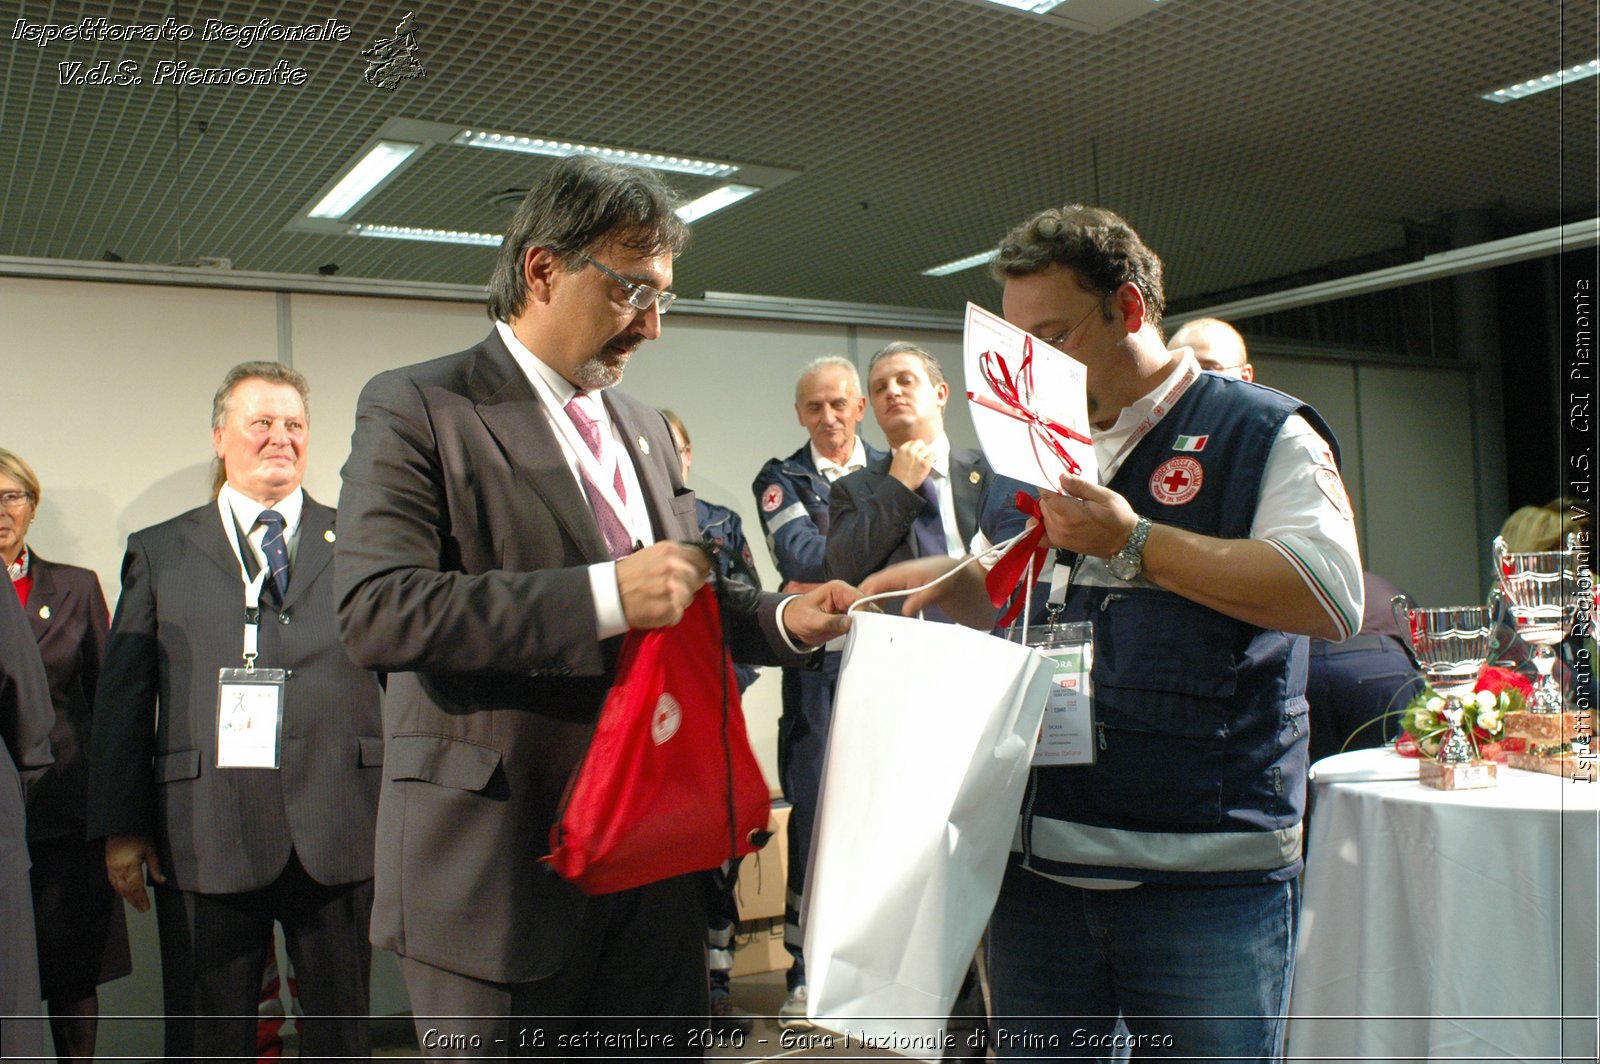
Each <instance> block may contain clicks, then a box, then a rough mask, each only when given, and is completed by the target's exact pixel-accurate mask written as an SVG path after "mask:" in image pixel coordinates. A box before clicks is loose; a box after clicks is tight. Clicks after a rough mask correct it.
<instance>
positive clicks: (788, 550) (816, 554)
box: [751, 356, 887, 1026]
mask: <svg viewBox="0 0 1600 1064" xmlns="http://www.w3.org/2000/svg"><path fill="white" fill-rule="evenodd" d="M794 410H795V414H796V415H798V417H799V419H800V424H801V425H803V426H805V430H806V432H807V433H809V434H810V436H811V439H810V441H809V442H807V443H806V444H804V445H803V446H802V447H801V448H800V449H799V450H798V451H796V452H794V454H791V455H790V456H789V457H787V458H771V459H768V460H767V464H766V465H764V466H762V467H761V472H760V473H759V474H757V475H756V479H755V483H754V484H752V485H751V490H753V491H754V492H755V496H756V504H757V505H758V506H760V507H761V524H762V528H763V531H764V532H765V533H766V537H767V548H768V549H769V550H771V551H772V561H773V563H774V564H775V565H777V567H778V573H779V575H780V576H782V578H783V581H784V585H783V590H785V591H803V590H805V589H806V588H808V587H810V586H813V585H815V584H820V583H822V582H823V581H824V580H825V579H827V577H826V574H825V572H824V570H825V568H826V561H825V558H824V550H825V547H826V546H827V540H828V493H829V492H830V491H831V490H832V488H833V482H834V481H836V480H838V479H839V478H840V477H842V476H844V475H845V474H847V473H854V472H855V471H856V470H858V469H864V468H866V465H867V463H869V462H875V461H877V460H878V459H880V458H885V457H887V455H886V454H885V452H883V451H880V450H878V449H877V448H876V447H869V446H867V445H866V443H865V442H864V441H863V440H862V439H861V437H860V436H858V435H857V434H856V428H857V426H858V425H860V424H861V419H862V418H863V417H865V416H866V413H867V400H866V398H865V397H864V396H863V395H862V394H861V377H860V375H859V374H858V373H857V372H856V367H855V364H854V363H852V362H850V361H849V360H848V359H843V358H839V357H838V356H829V357H827V358H819V359H817V360H816V361H814V362H811V363H808V364H807V365H806V366H805V367H804V368H803V369H802V370H801V371H800V380H799V382H798V383H796V384H795V387H794ZM839 651H840V648H839V647H832V648H831V649H828V650H826V651H824V652H823V655H822V668H821V669H784V670H783V713H782V715H781V716H780V717H779V718H778V778H779V783H780V785H781V786H782V787H783V794H784V797H785V798H787V799H789V802H790V803H791V804H792V805H793V806H794V808H793V809H792V810H790V813H789V876H788V898H787V901H786V904H785V906H784V926H783V941H784V945H785V946H787V947H788V950H789V953H790V954H791V955H793V957H794V964H793V966H791V967H790V969H789V974H788V985H789V1000H787V1001H786V1002H784V1006H783V1012H782V1014H781V1015H780V1017H779V1019H780V1022H783V1023H785V1025H786V1026H799V1025H802V1024H804V1021H805V1014H806V1009H805V984H806V969H805V960H804V958H803V957H802V955H801V948H800V947H801V939H800V892H801V890H802V888H803V887H804V886H805V881H806V858H807V856H808V855H809V854H810V852H811V824H812V817H813V816H814V815H815V813H816V809H817V790H818V788H819V787H820V786H821V783H822V756H823V754H824V753H826V752H827V749H828V724H829V722H830V721H831V720H832V719H833V687H834V684H835V682H836V681H837V680H838V678H839V657H840V653H839Z"/></svg>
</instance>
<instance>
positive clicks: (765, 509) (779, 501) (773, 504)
mask: <svg viewBox="0 0 1600 1064" xmlns="http://www.w3.org/2000/svg"><path fill="white" fill-rule="evenodd" d="M782 505H783V489H782V488H780V487H778V485H776V484H768V485H767V490H766V491H764V492H762V493H761V512H762V513H769V514H770V513H771V512H772V511H774V510H776V509H777V508H778V507H780V506H782Z"/></svg>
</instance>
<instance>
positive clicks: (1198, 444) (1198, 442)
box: [1172, 436, 1211, 451]
mask: <svg viewBox="0 0 1600 1064" xmlns="http://www.w3.org/2000/svg"><path fill="white" fill-rule="evenodd" d="M1210 438H1211V437H1210V436H1179V437H1178V438H1177V439H1176V440H1174V441H1173V442H1172V449H1173V450H1174V451H1203V450H1205V449H1206V441H1207V440H1209V439H1210Z"/></svg>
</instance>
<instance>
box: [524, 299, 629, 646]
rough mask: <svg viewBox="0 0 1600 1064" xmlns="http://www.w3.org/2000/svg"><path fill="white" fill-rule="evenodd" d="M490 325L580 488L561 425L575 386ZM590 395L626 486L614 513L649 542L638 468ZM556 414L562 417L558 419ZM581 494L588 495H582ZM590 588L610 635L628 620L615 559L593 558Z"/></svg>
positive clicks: (602, 628) (602, 634)
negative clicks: (533, 397)
mask: <svg viewBox="0 0 1600 1064" xmlns="http://www.w3.org/2000/svg"><path fill="white" fill-rule="evenodd" d="M494 327H495V330H496V331H497V332H498V333H499V334H500V339H501V341H502V342H504V344H505V345H506V350H508V351H510V352H511V357H512V358H513V359H515V360H516V363H517V366H518V367H519V368H521V370H522V373H523V376H525V377H527V378H528V383H529V384H531V385H532V386H533V390H534V393H535V394H536V395H538V396H539V400H540V403H541V405H542V406H543V408H544V413H545V416H546V417H547V418H549V419H550V429H551V431H552V432H554V433H555V437H556V442H557V443H558V444H559V445H560V447H561V455H562V457H563V458H565V459H566V461H567V468H568V470H570V471H571V473H572V479H573V482H574V483H576V484H577V485H578V491H579V493H580V494H581V493H582V492H583V477H582V475H581V474H580V473H579V472H578V455H577V452H575V451H574V450H573V449H572V445H571V444H570V443H569V442H568V440H567V436H566V433H565V432H564V431H563V430H562V424H563V423H565V424H568V425H570V424H571V419H570V418H569V417H568V416H567V412H566V409H565V408H566V405H567V403H568V401H570V400H571V399H572V397H573V396H574V395H576V394H577V392H578V389H576V388H574V387H573V386H572V383H571V382H570V381H568V380H567V379H566V378H565V377H563V376H561V374H559V373H557V372H556V371H555V370H554V369H552V368H551V367H550V366H549V365H547V364H546V363H545V362H543V361H542V360H541V359H539V358H538V356H536V355H535V354H534V353H533V352H532V351H529V350H528V348H527V347H526V346H525V345H524V344H523V343H522V341H521V340H519V339H517V334H516V333H514V332H512V331H511V326H510V325H508V324H506V323H505V322H503V321H497V322H495V323H494ZM595 399H596V401H595V402H592V403H587V404H585V405H586V407H587V408H588V411H589V413H590V415H591V416H592V417H594V419H595V420H596V421H598V422H599V423H600V427H601V432H602V434H603V435H604V436H605V437H606V438H607V439H609V440H610V441H611V443H612V446H613V447H614V448H615V449H616V457H617V468H618V469H620V470H621V471H622V484H623V487H624V488H626V489H627V500H626V507H627V513H625V514H619V515H618V516H619V517H621V518H622V519H623V520H624V521H625V522H626V523H627V526H628V532H629V534H630V535H631V536H633V538H634V541H635V542H636V543H638V544H640V545H641V546H646V547H648V546H649V545H650V544H652V543H654V542H655V541H656V540H655V532H654V530H653V529H652V528H651V525H650V510H649V508H648V507H646V506H645V499H644V489H643V488H642V487H640V485H639V473H638V471H637V470H635V469H634V468H633V462H632V461H631V460H630V459H629V458H628V447H627V446H626V444H625V442H624V441H623V440H622V439H621V437H619V436H618V435H617V428H616V425H615V424H614V423H613V422H612V420H611V412H610V411H609V410H607V409H606V404H605V403H604V401H601V400H600V399H599V397H598V396H596V397H595ZM557 418H560V419H562V420H561V421H559V422H558V421H557V420H556V419H557ZM584 497H585V498H587V496H586V495H585V496H584ZM589 590H590V593H591V594H592V595H593V596H594V608H595V618H596V628H597V629H598V635H599V638H601V639H609V638H610V637H611V636H614V635H621V634H622V633H623V632H626V631H627V630H628V621H627V617H626V615H625V614H624V612H623V609H622V592H621V591H620V590H618V588H617V563H616V562H611V561H607V562H596V563H595V564H593V565H591V566H589Z"/></svg>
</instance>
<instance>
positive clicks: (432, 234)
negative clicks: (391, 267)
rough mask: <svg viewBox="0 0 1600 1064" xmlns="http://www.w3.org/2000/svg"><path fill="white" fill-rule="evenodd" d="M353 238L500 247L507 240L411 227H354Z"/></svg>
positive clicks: (351, 229)
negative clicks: (366, 237)
mask: <svg viewBox="0 0 1600 1064" xmlns="http://www.w3.org/2000/svg"><path fill="white" fill-rule="evenodd" d="M350 235H351V236H376V237H383V238H384V239H386V240H423V241H427V242H429V243H434V244H471V245H473V246H475V247H485V248H493V247H499V246H500V242H501V241H502V240H504V239H505V238H504V237H503V236H502V235H501V234H499V233H465V232H461V231H460V230H456V229H422V228H418V227H415V226H409V225H352V226H351V227H350Z"/></svg>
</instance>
